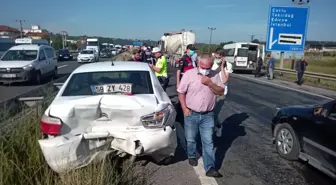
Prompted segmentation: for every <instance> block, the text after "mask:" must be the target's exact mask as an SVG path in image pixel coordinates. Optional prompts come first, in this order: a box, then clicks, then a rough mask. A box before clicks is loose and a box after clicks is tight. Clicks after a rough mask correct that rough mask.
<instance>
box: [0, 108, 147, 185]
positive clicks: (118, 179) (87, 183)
mask: <svg viewBox="0 0 336 185" xmlns="http://www.w3.org/2000/svg"><path fill="white" fill-rule="evenodd" d="M17 121H18V122H19V124H17V126H16V127H15V129H14V130H13V131H12V132H11V133H9V134H7V135H6V136H0V149H1V150H0V161H1V162H0V185H9V184H11V185H19V184H25V185H39V184H41V185H93V184H94V185H117V184H123V185H138V184H139V185H140V184H145V182H146V178H144V177H141V176H142V175H144V174H141V173H137V172H135V171H134V168H133V167H132V166H125V165H123V168H121V167H120V164H117V163H116V162H115V160H112V159H110V158H107V159H106V160H104V161H101V162H99V163H96V164H90V165H89V166H87V167H85V168H81V169H77V170H72V171H70V172H68V173H66V174H56V173H55V172H53V171H52V170H51V169H50V168H49V167H48V165H47V163H46V162H45V160H44V157H43V155H42V153H41V150H40V147H39V144H38V139H40V138H41V133H40V129H39V118H36V116H35V114H31V115H26V116H24V117H23V118H21V119H20V120H17Z"/></svg>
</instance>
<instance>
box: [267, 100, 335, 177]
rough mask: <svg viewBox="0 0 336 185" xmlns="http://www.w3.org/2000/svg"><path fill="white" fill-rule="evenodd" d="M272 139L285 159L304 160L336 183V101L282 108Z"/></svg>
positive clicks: (273, 120) (273, 122) (278, 113)
mask: <svg viewBox="0 0 336 185" xmlns="http://www.w3.org/2000/svg"><path fill="white" fill-rule="evenodd" d="M272 136H273V141H274V144H275V147H276V150H277V152H278V154H279V155H280V156H281V157H283V158H285V159H287V160H298V159H301V160H303V161H305V162H308V163H309V164H310V165H312V166H314V167H315V168H317V169H318V170H320V171H322V172H324V173H325V174H327V175H329V176H330V177H332V178H333V179H335V180H336V100H333V101H330V102H328V103H325V104H322V105H300V106H290V107H284V108H280V109H278V111H277V113H276V115H275V116H274V118H273V119H272Z"/></svg>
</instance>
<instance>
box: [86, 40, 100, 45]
mask: <svg viewBox="0 0 336 185" xmlns="http://www.w3.org/2000/svg"><path fill="white" fill-rule="evenodd" d="M86 45H87V46H98V42H97V41H88V42H87V44H86Z"/></svg>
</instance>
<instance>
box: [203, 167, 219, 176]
mask: <svg viewBox="0 0 336 185" xmlns="http://www.w3.org/2000/svg"><path fill="white" fill-rule="evenodd" d="M205 175H206V176H208V177H214V178H221V177H223V175H222V174H220V173H219V172H218V171H217V170H215V169H213V168H210V170H209V171H207V172H206V174H205Z"/></svg>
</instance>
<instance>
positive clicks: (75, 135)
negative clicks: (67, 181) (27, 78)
mask: <svg viewBox="0 0 336 185" xmlns="http://www.w3.org/2000/svg"><path fill="white" fill-rule="evenodd" d="M139 96H140V95H139ZM151 98H153V96H149V95H147V96H146V95H143V96H142V97H141V98H139V97H137V96H130V97H129V96H122V95H120V96H118V95H113V96H101V97H100V96H94V97H89V98H83V99H78V100H75V101H68V102H67V104H66V105H64V104H62V105H61V106H57V105H56V104H54V105H53V106H51V108H50V109H47V111H46V112H49V113H48V114H50V116H52V115H55V114H57V115H58V116H59V117H60V119H61V120H62V122H63V123H62V128H61V129H62V131H61V135H60V136H56V137H53V136H50V135H49V136H48V137H47V138H46V139H41V140H39V145H40V148H41V150H42V153H43V155H44V158H45V160H46V161H47V163H48V165H49V166H50V167H51V168H52V169H53V170H54V171H55V172H58V173H62V172H66V171H68V170H71V169H74V168H80V167H84V166H86V165H87V164H89V163H91V162H92V161H94V160H101V159H103V158H105V157H106V156H107V155H108V154H110V153H112V152H115V153H116V154H118V155H120V156H124V155H125V154H129V155H132V156H143V155H146V156H151V157H152V158H153V159H154V160H155V161H157V162H161V160H164V159H165V158H167V157H170V156H173V155H174V153H175V149H176V147H177V140H176V130H175V129H174V125H175V117H176V112H175V110H173V109H171V113H170V114H169V116H168V117H166V119H165V120H166V122H165V124H164V125H165V126H163V127H153V128H147V127H145V126H144V125H143V123H142V121H141V119H140V117H141V116H140V115H148V113H151V112H153V111H154V109H155V108H154V107H151V106H150V105H144V103H146V102H147V103H148V102H150V100H151ZM153 101H154V100H153ZM54 103H55V102H54ZM149 104H151V103H149ZM169 105H170V104H169ZM161 108H162V107H161ZM161 108H159V109H160V110H161ZM48 110H49V111H48ZM146 118H147V117H146ZM146 121H150V120H148V119H146ZM65 123H66V124H65ZM45 132H46V131H45ZM45 132H44V134H46V133H45Z"/></svg>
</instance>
